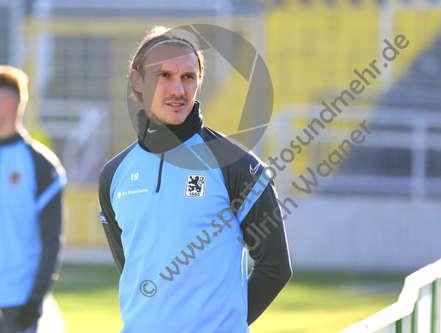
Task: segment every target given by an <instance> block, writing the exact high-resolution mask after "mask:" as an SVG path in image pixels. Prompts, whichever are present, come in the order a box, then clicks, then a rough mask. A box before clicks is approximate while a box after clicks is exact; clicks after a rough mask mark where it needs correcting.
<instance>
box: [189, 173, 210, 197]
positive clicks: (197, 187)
mask: <svg viewBox="0 0 441 333" xmlns="http://www.w3.org/2000/svg"><path fill="white" fill-rule="evenodd" d="M206 181H207V177H206V176H205V175H198V174H192V175H188V176H187V182H186V186H185V196H186V197H187V198H203V197H204V195H205V184H206Z"/></svg>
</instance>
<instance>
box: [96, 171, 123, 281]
mask: <svg viewBox="0 0 441 333" xmlns="http://www.w3.org/2000/svg"><path fill="white" fill-rule="evenodd" d="M106 170H107V169H103V171H102V172H101V175H100V184H99V200H100V215H101V223H102V225H103V228H104V232H105V234H106V238H107V241H108V243H109V247H110V251H111V252H112V256H113V259H114V260H115V263H116V266H117V268H118V271H119V273H120V274H121V273H122V270H123V268H124V262H125V258H124V250H123V247H122V243H121V233H122V230H121V229H120V228H119V226H118V223H117V222H116V220H115V212H114V211H113V208H112V204H111V201H110V195H109V188H110V181H109V180H108V177H107V176H108V174H107V171H106Z"/></svg>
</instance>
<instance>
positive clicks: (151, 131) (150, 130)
mask: <svg viewBox="0 0 441 333" xmlns="http://www.w3.org/2000/svg"><path fill="white" fill-rule="evenodd" d="M156 131H157V130H152V129H151V128H147V132H149V133H150V134H152V133H155V132H156Z"/></svg>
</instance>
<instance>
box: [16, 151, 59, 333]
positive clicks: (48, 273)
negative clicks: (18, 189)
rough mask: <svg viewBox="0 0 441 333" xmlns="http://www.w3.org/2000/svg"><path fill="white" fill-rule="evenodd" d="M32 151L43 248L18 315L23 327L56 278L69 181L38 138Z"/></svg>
mask: <svg viewBox="0 0 441 333" xmlns="http://www.w3.org/2000/svg"><path fill="white" fill-rule="evenodd" d="M30 151H31V155H32V157H33V160H34V165H35V177H36V185H37V193H36V201H35V205H36V211H37V220H38V223H39V228H40V239H41V245H42V248H41V255H40V262H39V266H38V270H37V275H36V277H35V280H34V284H33V286H32V290H31V293H30V296H29V298H28V301H27V303H26V304H25V305H24V306H23V309H22V311H21V313H20V315H19V317H18V324H19V327H20V328H21V329H22V330H25V329H26V328H27V327H29V325H31V324H32V323H33V322H34V321H35V320H37V319H38V317H39V316H40V313H39V311H40V307H41V305H42V302H43V298H44V296H45V294H46V293H47V291H48V290H49V288H50V285H51V283H52V281H53V280H55V279H56V278H57V276H56V275H55V272H56V271H57V269H58V267H59V263H60V256H59V253H60V247H61V237H62V221H63V218H62V215H63V213H62V188H63V187H64V185H65V183H66V174H65V171H64V169H63V167H62V166H61V164H60V162H59V161H58V159H57V158H56V156H55V155H54V154H53V153H52V152H50V151H49V150H48V149H47V148H46V147H44V146H42V145H41V144H38V143H36V142H33V143H31V144H30Z"/></svg>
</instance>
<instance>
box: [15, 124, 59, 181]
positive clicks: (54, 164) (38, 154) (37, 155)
mask: <svg viewBox="0 0 441 333" xmlns="http://www.w3.org/2000/svg"><path fill="white" fill-rule="evenodd" d="M22 136H23V141H24V143H25V144H26V146H27V147H28V148H29V150H30V152H31V155H32V158H33V160H34V163H35V167H36V168H37V169H42V170H46V169H49V170H52V169H55V170H56V171H57V173H58V174H60V175H61V174H64V173H65V171H64V168H63V166H62V165H61V162H60V160H59V159H58V157H57V155H55V153H54V152H53V151H52V150H50V149H49V148H48V147H47V146H45V145H44V144H42V143H41V142H39V141H37V140H35V139H33V138H32V137H31V136H30V135H29V134H27V132H25V133H24V134H22Z"/></svg>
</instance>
